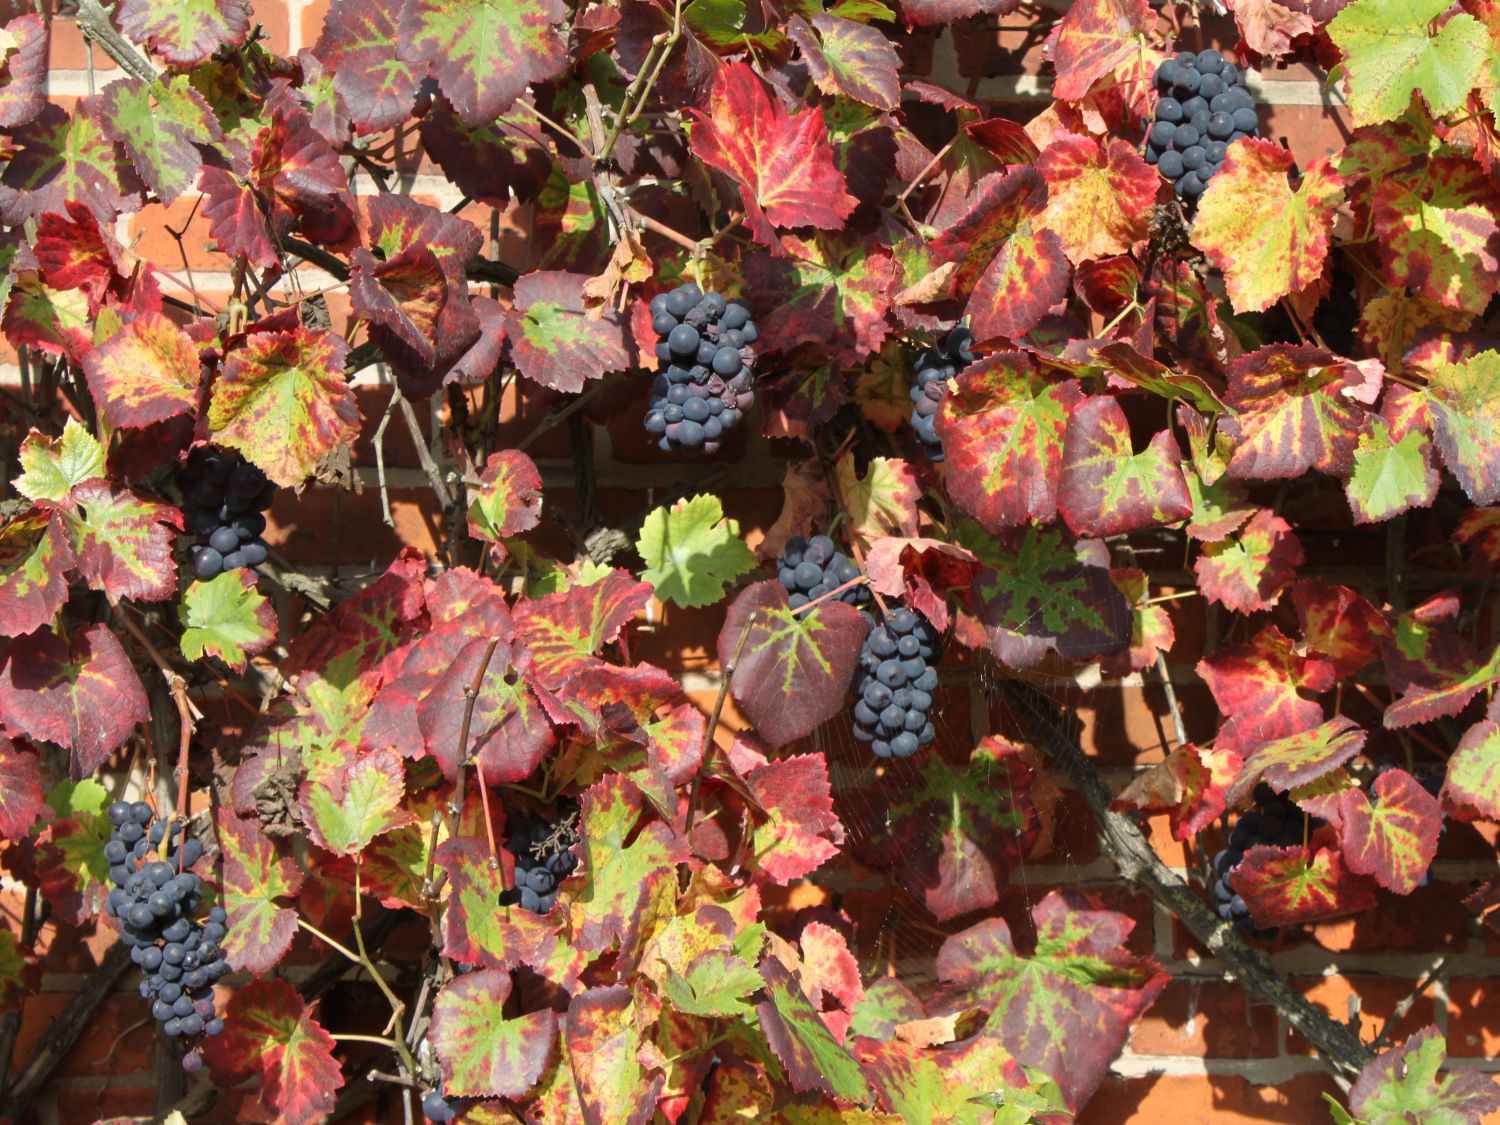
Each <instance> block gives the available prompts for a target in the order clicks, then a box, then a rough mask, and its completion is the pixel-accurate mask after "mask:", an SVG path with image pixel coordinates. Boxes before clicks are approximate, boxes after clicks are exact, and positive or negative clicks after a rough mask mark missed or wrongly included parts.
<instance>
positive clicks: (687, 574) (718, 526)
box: [635, 495, 755, 609]
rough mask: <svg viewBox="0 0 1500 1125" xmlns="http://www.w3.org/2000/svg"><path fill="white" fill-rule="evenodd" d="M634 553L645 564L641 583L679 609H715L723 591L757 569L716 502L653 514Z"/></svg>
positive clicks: (682, 504) (697, 499)
mask: <svg viewBox="0 0 1500 1125" xmlns="http://www.w3.org/2000/svg"><path fill="white" fill-rule="evenodd" d="M635 546H636V550H637V551H639V552H640V554H641V558H642V559H644V560H645V562H646V569H645V570H643V571H642V572H641V578H643V579H644V580H645V581H647V582H649V583H651V586H652V589H654V590H655V591H656V596H657V597H659V598H661V599H662V600H663V601H672V602H676V603H677V604H678V605H680V606H684V607H687V608H690V609H691V608H693V607H695V606H705V605H713V603H714V602H716V601H718V600H719V599H720V598H722V597H723V596H724V590H725V587H727V586H728V585H729V584H730V583H731V582H733V581H734V580H735V579H737V578H739V577H740V576H741V575H744V574H747V573H749V572H750V571H751V570H753V569H755V555H754V554H753V553H752V552H751V550H750V548H749V547H747V546H745V541H744V540H743V539H741V538H740V525H739V522H738V521H736V520H726V519H725V518H724V509H723V507H722V505H720V503H719V498H718V497H717V496H711V495H703V496H694V497H693V498H692V499H691V500H679V501H678V502H677V503H676V504H673V505H672V507H671V508H657V509H655V510H654V511H652V512H651V513H650V514H649V515H648V516H647V517H646V519H645V522H644V523H643V524H642V525H641V537H640V539H638V540H637V541H636V545H635Z"/></svg>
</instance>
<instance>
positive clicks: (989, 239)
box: [932, 165, 1069, 340]
mask: <svg viewBox="0 0 1500 1125" xmlns="http://www.w3.org/2000/svg"><path fill="white" fill-rule="evenodd" d="M1046 206H1047V183H1046V181H1045V180H1044V179H1042V174H1041V172H1039V171H1037V169H1036V168H1033V167H1030V166H1028V165H1022V166H1019V167H1016V168H1012V169H1010V170H1009V171H1007V172H1004V173H995V174H994V175H991V176H986V177H985V178H984V180H983V181H981V182H980V184H979V186H978V187H977V188H976V189H975V190H974V192H973V193H972V195H971V196H970V197H969V207H968V210H967V211H966V212H965V213H964V215H963V216H962V217H961V218H960V219H959V220H958V221H957V222H955V223H954V224H953V225H952V226H951V227H949V228H948V229H947V230H945V231H943V233H942V234H940V235H939V236H938V237H937V238H936V239H935V240H934V241H933V243H932V248H933V250H934V252H936V253H937V254H939V255H941V256H942V257H943V258H944V259H946V260H948V261H950V262H956V263H958V270H957V271H956V272H955V273H954V275H953V291H954V293H955V295H959V296H967V297H968V306H967V313H968V315H969V316H970V317H971V318H972V321H971V327H972V328H973V330H974V334H975V335H976V336H977V337H979V339H981V340H989V339H994V338H995V337H1009V338H1012V339H1015V338H1017V337H1020V336H1024V335H1025V334H1026V333H1027V332H1030V331H1031V330H1032V329H1033V328H1035V327H1036V326H1037V324H1038V323H1040V322H1041V319H1042V317H1044V316H1045V315H1046V314H1047V310H1048V309H1050V308H1051V307H1052V306H1053V305H1055V304H1057V303H1058V302H1059V301H1061V300H1062V299H1063V298H1064V297H1066V296H1067V292H1068V271H1069V267H1068V258H1067V255H1066V254H1064V253H1063V245H1062V240H1061V239H1060V238H1058V236H1057V232H1056V231H1054V230H1052V229H1050V228H1049V227H1047V226H1045V225H1044V224H1043V221H1042V215H1043V213H1044V211H1045V209H1046Z"/></svg>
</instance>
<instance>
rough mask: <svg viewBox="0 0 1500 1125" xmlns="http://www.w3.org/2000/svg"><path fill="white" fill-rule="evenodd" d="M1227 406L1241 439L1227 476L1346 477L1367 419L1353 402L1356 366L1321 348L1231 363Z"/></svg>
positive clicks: (1285, 349)
mask: <svg viewBox="0 0 1500 1125" xmlns="http://www.w3.org/2000/svg"><path fill="white" fill-rule="evenodd" d="M1228 374H1229V386H1228V388H1227V389H1226V391H1225V393H1224V401H1225V402H1226V403H1228V404H1229V405H1230V406H1231V407H1233V408H1234V410H1235V417H1234V425H1235V426H1237V428H1238V431H1239V434H1238V437H1237V439H1236V441H1235V444H1234V454H1233V456H1232V457H1231V458H1230V459H1229V474H1230V475H1231V476H1234V477H1238V478H1240V479H1241V480H1275V479H1279V478H1283V477H1297V476H1301V475H1302V474H1303V473H1305V472H1307V470H1309V469H1319V470H1321V471H1323V472H1325V473H1328V474H1330V475H1332V476H1340V477H1342V476H1347V475H1348V474H1349V471H1350V469H1351V468H1352V466H1353V463H1354V447H1355V444H1356V442H1357V441H1358V439H1359V436H1360V434H1361V433H1362V432H1363V431H1364V429H1365V428H1366V425H1367V418H1368V413H1367V412H1366V411H1365V410H1364V408H1363V407H1362V406H1361V405H1360V403H1359V402H1358V401H1357V400H1355V399H1354V397H1353V392H1354V391H1355V390H1357V389H1358V388H1359V387H1360V384H1361V383H1362V382H1363V378H1364V376H1363V374H1362V373H1361V372H1360V370H1359V368H1358V367H1357V366H1355V365H1354V364H1352V363H1349V362H1348V361H1347V360H1339V359H1338V358H1337V357H1335V356H1333V355H1331V354H1329V353H1328V352H1325V351H1323V350H1322V349H1320V348H1314V347H1307V346H1302V345H1292V344H1270V345H1267V346H1266V347H1264V348H1260V349H1258V350H1257V351H1253V352H1250V353H1248V354H1247V355H1242V356H1240V357H1239V358H1238V359H1236V360H1235V361H1234V362H1233V363H1231V364H1230V365H1229V372H1228Z"/></svg>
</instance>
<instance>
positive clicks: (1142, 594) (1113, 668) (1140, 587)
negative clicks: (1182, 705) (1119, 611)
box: [1099, 567, 1175, 676]
mask: <svg viewBox="0 0 1500 1125" xmlns="http://www.w3.org/2000/svg"><path fill="white" fill-rule="evenodd" d="M1109 577H1110V580H1111V581H1113V582H1114V584H1115V586H1116V587H1117V588H1118V589H1119V591H1120V593H1121V594H1123V595H1124V596H1125V602H1126V604H1127V605H1128V606H1129V607H1130V646H1129V647H1128V648H1127V649H1125V650H1124V651H1123V652H1118V653H1114V654H1112V655H1107V656H1105V657H1103V658H1102V659H1101V660H1100V662H1099V664H1100V670H1101V671H1102V672H1103V673H1104V675H1106V676H1128V675H1130V674H1131V673H1132V672H1139V671H1140V670H1141V669H1143V668H1149V667H1151V666H1152V665H1154V664H1155V663H1156V659H1157V656H1158V655H1159V654H1161V655H1165V654H1166V653H1167V652H1169V651H1170V650H1171V648H1172V642H1173V640H1174V639H1175V631H1174V629H1173V627H1172V617H1171V615H1170V614H1169V613H1168V612H1167V610H1166V607H1165V606H1162V605H1159V604H1153V603H1152V602H1151V600H1150V598H1151V583H1150V580H1149V579H1148V578H1147V576H1146V572H1145V571H1143V570H1139V569H1137V568H1135V567H1111V568H1110V571H1109Z"/></svg>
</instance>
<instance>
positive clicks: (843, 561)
mask: <svg viewBox="0 0 1500 1125" xmlns="http://www.w3.org/2000/svg"><path fill="white" fill-rule="evenodd" d="M776 576H777V577H778V578H780V579H781V584H782V586H784V587H786V594H787V604H788V605H790V606H791V608H792V609H801V608H802V607H803V606H805V605H806V604H807V603H808V602H811V601H816V600H817V599H818V598H821V597H822V596H823V595H824V594H830V593H832V592H833V591H834V590H837V589H838V588H839V587H840V586H842V585H844V584H845V583H846V582H853V581H854V580H855V579H856V578H858V577H859V567H857V566H855V565H854V562H853V561H852V560H851V559H850V558H849V556H847V555H845V554H844V553H843V552H841V551H840V550H839V549H838V548H837V547H835V546H834V544H833V540H832V539H830V538H828V536H826V535H814V536H813V537H812V538H811V539H804V538H802V536H800V535H794V536H792V537H791V538H790V539H788V540H787V541H786V548H785V549H784V550H783V551H782V554H781V558H779V559H777V560H776ZM834 600H837V601H841V602H847V603H848V604H849V605H852V606H854V607H856V608H862V607H864V606H865V605H867V604H869V601H870V589H869V587H868V586H865V585H864V584H863V583H861V584H860V585H858V586H850V587H849V588H848V589H847V590H845V591H844V592H843V593H841V594H839V596H838V597H837V598H836V599H834Z"/></svg>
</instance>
